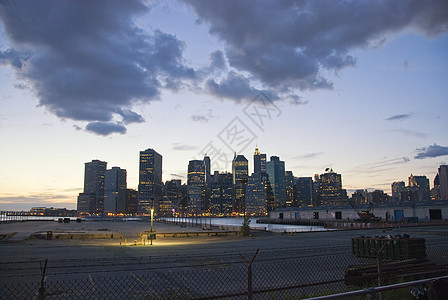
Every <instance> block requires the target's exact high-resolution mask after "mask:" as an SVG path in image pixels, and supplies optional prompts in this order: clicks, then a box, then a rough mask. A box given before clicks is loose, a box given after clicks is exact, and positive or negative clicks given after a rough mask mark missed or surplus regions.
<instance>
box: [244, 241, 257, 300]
mask: <svg viewBox="0 0 448 300" xmlns="http://www.w3.org/2000/svg"><path fill="white" fill-rule="evenodd" d="M258 250H260V249H257V251H255V254H254V256H252V259H251V260H250V261H248V260H247V259H246V258H245V257H244V256H243V255H242V254H241V253H240V256H241V258H242V259H243V260H244V262H245V263H246V264H247V299H248V300H252V293H253V289H252V263H253V262H254V260H255V257H256V256H257V254H258Z"/></svg>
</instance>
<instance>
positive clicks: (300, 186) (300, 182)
mask: <svg viewBox="0 0 448 300" xmlns="http://www.w3.org/2000/svg"><path fill="white" fill-rule="evenodd" d="M295 194H296V198H297V204H298V206H301V207H304V206H311V205H313V179H312V178H311V177H299V178H297V182H296V192H295Z"/></svg>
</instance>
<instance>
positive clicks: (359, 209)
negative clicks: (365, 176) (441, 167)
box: [269, 200, 448, 222]
mask: <svg viewBox="0 0 448 300" xmlns="http://www.w3.org/2000/svg"><path fill="white" fill-rule="evenodd" d="M365 217H370V218H371V219H372V218H376V219H381V220H382V221H386V222H402V221H406V222H417V221H418V222H425V221H442V220H448V201H446V200H445V201H426V202H400V203H397V202H391V203H381V204H373V205H368V204H364V205H357V206H350V205H348V204H347V205H341V206H316V207H301V208H297V207H289V208H279V209H276V210H275V211H272V212H270V213H269V218H270V219H276V220H320V221H355V220H359V219H362V218H365Z"/></svg>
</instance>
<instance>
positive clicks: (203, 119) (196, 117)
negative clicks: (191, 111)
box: [191, 115, 208, 123]
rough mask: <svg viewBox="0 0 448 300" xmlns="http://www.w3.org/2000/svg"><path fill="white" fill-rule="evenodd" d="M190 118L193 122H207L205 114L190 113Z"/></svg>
mask: <svg viewBox="0 0 448 300" xmlns="http://www.w3.org/2000/svg"><path fill="white" fill-rule="evenodd" d="M191 119H192V120H193V121H195V122H205V123H207V122H208V118H207V117H206V116H202V115H192V116H191Z"/></svg>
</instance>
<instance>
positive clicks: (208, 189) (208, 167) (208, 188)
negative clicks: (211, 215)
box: [203, 155, 212, 210]
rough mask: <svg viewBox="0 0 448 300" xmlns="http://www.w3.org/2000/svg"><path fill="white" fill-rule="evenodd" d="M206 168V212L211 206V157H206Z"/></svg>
mask: <svg viewBox="0 0 448 300" xmlns="http://www.w3.org/2000/svg"><path fill="white" fill-rule="evenodd" d="M204 166H205V199H204V207H203V208H204V210H207V209H208V208H209V206H210V194H211V188H212V187H211V182H210V181H211V178H212V175H211V162H210V157H208V156H207V155H206V156H204Z"/></svg>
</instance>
